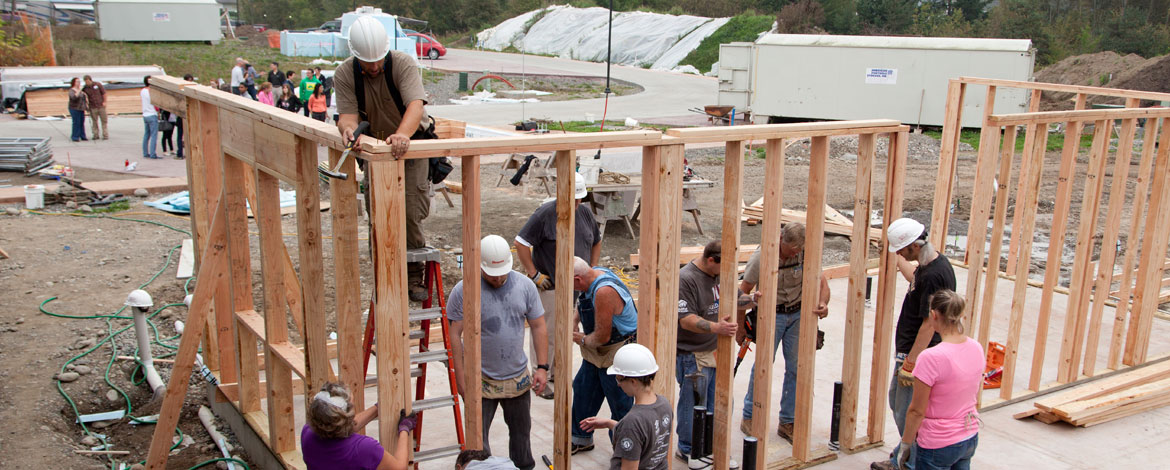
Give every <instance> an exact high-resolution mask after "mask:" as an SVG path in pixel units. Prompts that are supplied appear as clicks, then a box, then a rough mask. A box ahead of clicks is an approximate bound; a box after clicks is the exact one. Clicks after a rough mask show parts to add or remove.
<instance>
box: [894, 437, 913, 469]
mask: <svg viewBox="0 0 1170 470" xmlns="http://www.w3.org/2000/svg"><path fill="white" fill-rule="evenodd" d="M913 450H914V444H907V443H905V442H903V443H902V445H900V446H898V468H899V469H902V470H909V468H910V452H911V451H913Z"/></svg>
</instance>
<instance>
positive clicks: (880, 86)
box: [718, 34, 1036, 127]
mask: <svg viewBox="0 0 1170 470" xmlns="http://www.w3.org/2000/svg"><path fill="white" fill-rule="evenodd" d="M1035 58H1036V54H1035V50H1034V49H1033V48H1032V41H1031V40H1028V39H970V38H917V37H886V36H833V35H812V34H765V35H763V36H761V37H760V39H758V40H756V42H754V43H750V42H740V43H731V44H723V45H722V46H721V47H720V49H719V72H718V73H719V96H718V103H719V104H720V105H723V106H735V108H736V112H737V113H740V114H743V113H750V115H751V116H752V117H753V121H754V122H756V123H767V122H769V121H770V120H771V121H776V120H782V119H826V120H855V119H879V118H886V119H897V120H899V121H902V122H903V123H906V124H917V125H927V126H941V125H942V124H943V112H944V108H945V104H946V97H947V81H948V80H949V79H952V78H958V77H961V76H975V77H985V78H997V79H1007V80H1020V81H1031V80H1032V69H1033V67H1034V65H1035ZM1027 98H1028V97H1027V96H1026V94H1025V93H1024V91H1023V90H1003V91H1001V92H1000V93H998V95H997V98H996V102H995V112H996V113H1018V112H1024V111H1026V110H1027V109H1026V108H1027ZM965 101H966V102H965V104H964V108H963V126H964V127H978V126H979V125H980V124H981V122H980V121H981V119H982V116H983V111H982V108H983V102H984V100H983V99H982V92H979V91H974V89H969V90H968V92H967V98H966V100H965Z"/></svg>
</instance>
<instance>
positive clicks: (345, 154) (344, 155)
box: [317, 121, 370, 180]
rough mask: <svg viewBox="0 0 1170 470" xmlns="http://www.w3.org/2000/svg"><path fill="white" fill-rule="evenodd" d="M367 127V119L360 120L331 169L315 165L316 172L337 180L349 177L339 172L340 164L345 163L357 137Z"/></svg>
mask: <svg viewBox="0 0 1170 470" xmlns="http://www.w3.org/2000/svg"><path fill="white" fill-rule="evenodd" d="M369 128H370V123H369V121H362V122H361V123H360V124H358V126H357V129H354V130H353V141H352V142H349V143H348V145H346V146H345V151H344V152H342V153H341V159H339V160H337V165H336V166H334V167H333V170H326V169H325V168H321V167H317V172H318V173H321V175H323V176H328V177H330V178H336V179H339V180H344V179H349V175H347V174H345V173H342V172H341V165H344V164H345V159H346V158H349V152H351V151H353V148H354V147H356V146H357V142H358V139H360V138H361V137H362V134H364V133H365V132H366V131H367V130H368V129H369Z"/></svg>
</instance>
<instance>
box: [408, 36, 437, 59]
mask: <svg viewBox="0 0 1170 470" xmlns="http://www.w3.org/2000/svg"><path fill="white" fill-rule="evenodd" d="M407 36H410V37H412V38H414V53H415V54H418V56H419V57H426V58H429V59H431V60H435V59H438V58H439V57H443V56H445V55H447V48H446V47H443V45H442V44H440V43H439V41H436V40H435V38H433V37H430V36H427V35H425V34H422V33H408V34H407Z"/></svg>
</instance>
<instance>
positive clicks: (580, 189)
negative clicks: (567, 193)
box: [573, 173, 589, 199]
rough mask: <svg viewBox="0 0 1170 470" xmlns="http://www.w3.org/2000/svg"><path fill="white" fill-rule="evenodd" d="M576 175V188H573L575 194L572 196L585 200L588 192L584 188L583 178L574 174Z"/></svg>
mask: <svg viewBox="0 0 1170 470" xmlns="http://www.w3.org/2000/svg"><path fill="white" fill-rule="evenodd" d="M576 175H577V178H576V186H575V187H574V188H573V191H574V193H575V194H574V195H573V196H574V197H575V198H577V199H585V196H587V195H589V190H588V189H586V188H585V177H584V176H581V174H580V173H576Z"/></svg>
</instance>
